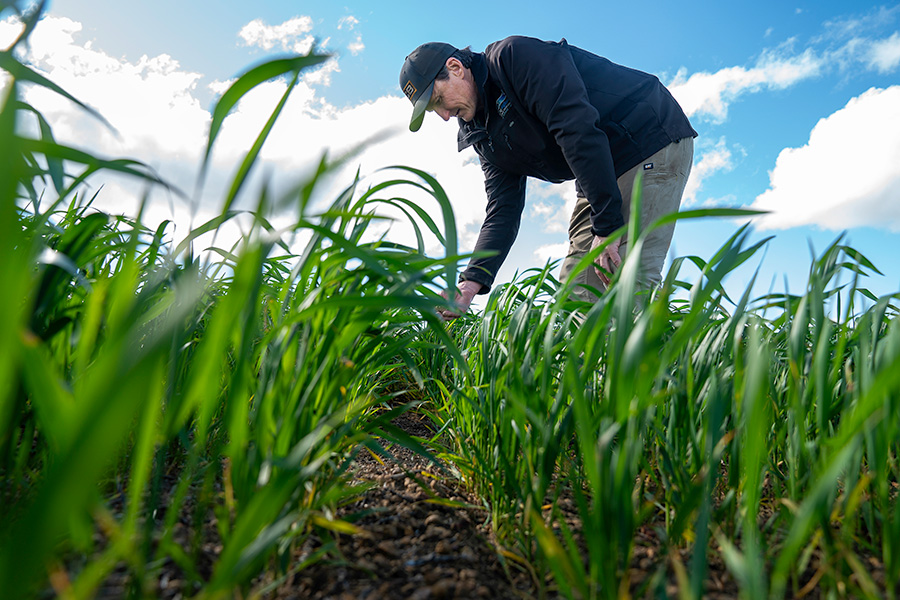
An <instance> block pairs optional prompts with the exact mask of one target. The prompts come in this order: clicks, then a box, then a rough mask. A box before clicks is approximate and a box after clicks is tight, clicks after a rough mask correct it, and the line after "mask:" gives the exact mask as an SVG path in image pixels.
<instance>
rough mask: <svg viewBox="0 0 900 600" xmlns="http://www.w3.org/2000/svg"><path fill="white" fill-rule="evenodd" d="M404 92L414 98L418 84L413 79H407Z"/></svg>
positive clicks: (408, 96)
mask: <svg viewBox="0 0 900 600" xmlns="http://www.w3.org/2000/svg"><path fill="white" fill-rule="evenodd" d="M403 93H404V94H406V97H407V98H409V99H410V100H412V98H413V95H414V94H415V93H416V86H414V85H413V84H412V81H407V82H406V85H404V86H403Z"/></svg>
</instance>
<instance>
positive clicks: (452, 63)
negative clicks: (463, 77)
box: [444, 56, 465, 75]
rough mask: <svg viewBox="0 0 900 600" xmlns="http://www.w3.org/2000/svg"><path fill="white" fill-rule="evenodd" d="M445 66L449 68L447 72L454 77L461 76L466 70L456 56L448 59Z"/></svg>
mask: <svg viewBox="0 0 900 600" xmlns="http://www.w3.org/2000/svg"><path fill="white" fill-rule="evenodd" d="M444 65H445V66H446V67H447V71H449V72H450V73H451V74H453V75H460V74H461V73H462V72H463V69H465V67H464V66H463V64H462V62H461V61H460V60H459V59H458V58H456V57H455V56H451V57H450V58H448V59H447V62H446V63H444Z"/></svg>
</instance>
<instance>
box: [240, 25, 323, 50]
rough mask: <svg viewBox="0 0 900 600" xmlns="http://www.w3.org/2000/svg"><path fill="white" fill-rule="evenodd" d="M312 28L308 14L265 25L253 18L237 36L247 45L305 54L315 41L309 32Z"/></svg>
mask: <svg viewBox="0 0 900 600" xmlns="http://www.w3.org/2000/svg"><path fill="white" fill-rule="evenodd" d="M312 28H313V22H312V18H311V17H308V16H303V17H294V18H293V19H289V20H287V21H285V22H284V23H281V24H279V25H266V23H265V22H264V21H263V20H262V19H255V20H253V21H250V22H249V23H247V24H246V25H244V26H243V27H242V28H241V30H240V32H238V37H239V38H241V40H243V42H244V44H246V45H247V46H257V47H259V48H262V49H263V50H272V49H273V48H279V49H281V50H285V51H288V52H296V53H298V54H306V53H307V52H309V51H310V50H312V48H313V46H314V45H315V41H316V40H315V37H314V36H312V35H310V33H309V32H310V31H312Z"/></svg>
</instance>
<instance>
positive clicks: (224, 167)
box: [0, 15, 484, 252]
mask: <svg viewBox="0 0 900 600" xmlns="http://www.w3.org/2000/svg"><path fill="white" fill-rule="evenodd" d="M10 23H11V21H9V20H7V21H3V22H0V44H3V43H8V41H10V40H11V38H10V37H9V36H10V35H15V33H16V32H17V31H18V29H17V28H15V27H10V26H9V25H10ZM288 23H290V22H288ZM306 27H307V24H306V22H305V21H299V22H296V23H294V25H292V26H290V27H281V29H278V28H275V29H266V28H265V26H262V25H260V26H259V27H256V26H254V27H253V28H250V29H246V28H245V30H244V32H243V35H242V39H246V40H253V41H254V42H253V43H255V44H257V45H259V46H260V47H266V46H269V47H273V48H274V47H276V46H278V45H279V44H282V45H283V44H289V43H291V42H290V41H280V40H288V38H290V37H291V36H295V34H300V33H304V32H305V31H306ZM80 30H81V25H80V24H79V23H77V22H75V21H72V20H70V19H66V18H60V17H55V16H53V15H49V16H47V17H45V18H44V19H43V20H42V22H41V24H40V25H39V26H38V27H37V28H36V30H35V32H34V34H33V35H32V37H31V39H30V42H31V43H30V46H29V49H28V54H27V56H26V57H25V58H26V59H27V60H28V62H29V63H30V64H31V65H32V66H33V67H34V68H36V69H37V70H39V71H41V72H42V73H44V74H46V75H47V76H48V77H49V78H50V79H51V80H53V81H55V82H57V83H59V84H60V85H61V86H62V87H63V88H64V89H66V90H67V91H70V92H71V93H72V94H73V95H75V96H76V97H78V98H79V99H80V100H82V101H84V102H86V103H87V104H88V105H90V106H93V107H95V108H97V109H98V110H99V112H100V113H101V114H103V115H104V116H105V117H107V118H108V119H109V121H110V122H111V123H112V124H113V125H114V126H115V127H116V129H117V131H118V135H113V134H112V133H110V132H109V131H108V130H107V129H106V128H105V126H104V125H102V124H101V123H99V122H98V121H96V120H95V119H92V118H90V117H89V116H87V115H86V114H85V113H84V111H82V110H81V109H79V108H78V107H76V106H74V105H73V104H72V103H71V102H68V101H66V100H65V99H62V98H60V97H58V96H55V95H53V94H49V93H47V92H46V91H45V90H42V89H39V88H33V87H32V88H28V89H27V93H26V97H25V99H26V101H28V102H30V103H32V104H33V105H35V106H36V107H37V108H38V109H39V110H41V111H42V112H43V114H44V115H45V116H46V117H47V119H48V121H49V122H50V123H51V124H52V126H53V127H54V134H55V135H56V137H57V139H59V140H60V141H62V142H63V143H68V144H71V145H73V146H75V147H82V148H87V149H88V150H89V151H91V152H92V153H94V154H96V155H98V156H103V157H120V156H128V157H131V158H136V159H138V160H141V161H143V162H145V163H147V164H149V165H151V166H152V167H154V168H155V169H156V171H158V172H159V173H160V175H161V176H162V177H163V178H164V179H166V180H167V181H170V182H172V183H174V184H175V185H176V186H178V187H179V188H181V189H183V190H186V191H188V192H190V191H191V190H192V189H193V185H194V182H195V179H196V176H197V169H198V166H199V163H200V159H201V153H202V151H203V148H204V145H205V142H206V136H207V132H208V128H209V123H210V120H211V117H210V114H209V111H208V110H206V109H204V108H201V106H200V103H199V101H198V100H197V98H196V94H197V92H198V89H197V88H198V82H200V81H201V80H202V78H203V76H202V75H201V74H198V73H192V72H188V71H186V70H184V69H183V68H182V67H181V66H180V64H179V63H178V61H177V60H175V59H173V58H172V57H170V56H167V55H160V56H156V57H147V56H144V57H142V58H141V59H140V60H138V61H136V62H129V61H127V60H122V59H119V58H114V57H112V56H110V55H109V54H107V53H105V52H104V51H103V50H102V49H101V48H100V47H99V45H96V44H95V45H91V44H90V43H83V42H79V41H77V39H76V38H77V34H78V33H79V32H80ZM276 30H277V32H276V33H277V35H276V33H273V32H275V31H276ZM4 32H6V33H4ZM9 32H12V33H9ZM337 64H338V63H337V60H336V59H335V60H334V62H333V66H332V67H330V69H331V70H332V71H333V70H334V69H336V68H337ZM323 71H324V72H325V73H328V72H329V67H328V66H327V65H326V68H324V69H321V70H320V71H319V72H317V73H320V72H323ZM318 81H321V79H319V80H318ZM230 83H231V82H220V81H216V82H212V83H208V84H206V86H208V87H209V88H211V89H212V90H213V91H214V92H216V93H221V92H222V91H224V90H225V89H226V88H227V86H228V85H229V84H230ZM286 86H287V82H286V81H284V80H276V81H271V82H267V83H265V84H263V85H260V86H258V87H257V88H256V89H254V90H253V91H252V92H251V93H249V94H248V95H247V96H245V97H244V98H243V100H242V101H241V102H240V103H239V104H238V105H237V106H236V107H235V110H234V111H233V113H232V114H231V115H230V116H229V117H228V118H226V120H225V122H224V124H223V127H222V130H221V133H220V135H219V139H218V141H217V142H216V146H215V148H214V151H213V155H212V164H211V167H210V171H209V174H208V177H207V185H206V190H205V195H204V196H203V197H202V198H196V199H194V201H193V202H192V203H191V204H179V202H178V200H177V199H174V198H172V197H171V196H169V195H166V194H163V193H161V192H160V191H158V190H157V191H156V192H154V193H152V194H151V196H150V198H151V205H150V206H149V207H148V208H147V211H146V213H145V214H147V215H150V216H151V217H152V218H155V219H156V220H157V221H162V220H163V219H173V220H175V221H176V222H177V224H178V227H179V228H180V233H176V235H175V237H176V238H179V237H181V236H183V235H184V234H185V233H186V231H187V230H186V227H187V222H188V221H190V220H193V222H194V223H197V222H202V221H203V220H205V219H206V218H209V217H211V216H212V215H214V214H216V211H217V210H218V208H219V203H220V202H221V201H222V199H223V197H224V189H225V187H226V185H227V184H228V182H229V181H230V178H231V177H232V176H233V173H234V172H235V169H236V166H237V164H238V162H239V161H240V160H241V159H242V157H243V156H244V154H245V153H246V152H247V150H248V149H249V148H250V145H251V144H252V143H253V141H254V139H255V138H256V135H257V134H258V133H259V131H260V130H261V128H262V127H263V125H264V123H265V121H266V119H267V118H268V117H269V115H270V114H271V113H272V110H273V109H274V107H275V106H276V104H277V103H278V101H279V99H280V98H281V96H282V95H283V94H284V91H285V89H286ZM410 110H411V108H410V105H409V102H408V101H407V100H406V98H403V97H397V96H388V97H383V98H379V99H377V100H375V101H371V102H365V103H362V104H359V105H357V106H349V107H345V108H338V107H335V106H334V105H332V104H330V103H329V102H327V101H326V100H325V99H324V98H323V97H322V95H321V92H320V86H319V85H317V79H316V77H315V76H313V77H306V78H304V79H303V80H301V81H300V82H299V84H298V85H297V86H296V88H295V89H294V91H293V94H292V95H291V97H290V100H289V101H288V103H287V104H286V106H285V108H284V111H283V113H282V116H281V118H280V120H279V121H278V123H277V124H276V127H275V129H274V130H273V132H272V134H271V136H270V138H269V139H268V141H267V143H266V145H265V146H264V147H263V151H262V154H261V161H260V164H259V165H258V166H257V168H256V171H255V179H254V180H253V182H252V183H253V185H251V186H250V187H251V188H252V189H249V190H248V191H247V192H245V198H244V201H243V205H244V206H252V205H253V204H254V200H253V198H254V195H255V192H253V190H254V189H258V187H259V185H260V184H261V182H262V180H263V179H266V180H268V181H270V183H271V186H272V187H271V189H272V190H274V192H275V193H276V194H277V193H282V192H284V191H285V190H287V189H289V187H290V186H291V185H293V184H294V183H296V182H297V181H299V180H300V179H301V178H303V177H304V176H305V175H304V174H308V173H310V172H311V171H312V169H313V168H314V165H315V164H317V162H318V160H319V159H320V157H321V156H322V154H323V153H325V152H327V153H328V155H329V156H331V157H337V156H340V155H342V154H344V153H346V152H348V151H350V150H351V149H354V148H356V149H357V150H358V151H357V154H356V155H355V156H354V157H353V158H352V160H350V161H348V162H347V164H346V165H344V167H343V168H342V169H341V170H340V171H338V172H336V173H334V174H333V175H332V176H331V177H330V178H329V179H328V180H326V181H325V182H324V183H323V185H322V187H321V188H320V191H319V195H318V196H317V198H318V205H317V206H318V207H321V206H324V203H329V202H330V201H331V200H333V199H334V198H336V197H337V195H338V193H339V191H340V190H342V189H343V188H344V187H346V186H347V185H349V184H350V183H351V182H352V181H353V179H354V177H355V174H356V172H357V170H359V172H360V173H361V174H362V176H363V177H364V180H363V181H362V183H361V184H360V185H361V186H363V187H365V186H367V185H370V184H371V183H372V182H373V181H376V180H377V179H378V178H387V177H397V176H398V175H399V176H403V175H404V174H403V173H402V172H398V171H394V172H381V171H379V170H380V169H382V168H384V167H387V166H390V165H394V164H408V165H415V166H416V167H418V168H421V169H423V170H425V171H427V172H429V173H431V174H433V175H435V176H436V177H437V179H438V181H439V182H441V183H442V184H443V185H444V186H445V190H446V192H447V194H448V196H449V197H450V199H451V202H452V203H453V206H454V210H455V213H456V217H457V226H458V227H459V228H460V233H461V247H462V249H471V248H472V247H473V246H474V241H475V237H476V234H477V225H478V224H480V222H481V219H482V218H483V215H484V185H483V177H482V174H481V169H480V167H479V166H478V163H477V160H474V153H473V152H472V151H471V150H469V151H467V152H464V153H458V152H457V151H456V130H455V127H454V126H453V124H448V123H444V122H443V121H441V120H440V119H437V118H435V119H426V121H425V124H424V125H423V127H422V129H421V130H420V131H419V132H418V133H416V134H413V133H411V132H409V130H408V127H407V124H408V122H409V115H410ZM385 131H389V132H393V135H392V136H391V137H388V138H387V139H381V140H380V141H378V142H377V143H375V142H373V143H372V144H370V145H368V146H364V147H362V148H361V149H360V148H359V145H360V144H361V143H362V142H363V141H365V140H367V139H371V138H375V137H377V136H378V134H380V133H381V134H383V133H384V132H385ZM406 176H407V177H409V178H411V179H415V177H414V176H413V175H411V174H406ZM89 181H90V183H92V184H93V185H94V187H95V189H96V188H97V187H99V186H100V185H101V184H102V185H103V186H104V189H103V190H102V192H101V194H100V196H99V197H98V200H97V202H95V206H96V207H97V208H100V209H103V210H108V211H111V212H114V213H120V212H129V211H133V210H134V208H135V207H136V206H137V203H138V201H139V200H140V198H141V197H142V196H143V195H144V193H145V192H146V190H145V189H144V187H143V185H137V184H135V183H134V182H133V181H131V180H123V179H122V178H120V177H107V176H104V175H102V174H101V175H97V176H94V177H93V178H92V179H91V180H89ZM396 194H397V195H401V194H402V195H404V196H405V197H408V198H410V199H414V200H418V201H420V202H421V203H422V204H423V206H425V207H426V209H427V210H429V212H430V213H431V214H440V211H439V210H438V208H437V203H436V202H435V201H434V200H433V199H431V198H429V197H427V196H425V195H424V194H423V193H421V192H420V191H416V189H415V188H413V187H411V186H407V188H406V189H404V190H396ZM191 215H193V217H191ZM289 217H290V215H284V218H286V219H288V218H289ZM276 226H277V224H276ZM384 228H385V227H384V226H382V227H381V229H380V231H383V230H384ZM375 233H378V231H376V232H375ZM390 235H391V239H394V240H395V241H399V242H401V243H414V241H415V237H414V236H413V232H412V228H411V227H408V226H403V225H402V224H398V225H397V226H395V227H394V229H392V231H391V234H390ZM431 241H434V238H431ZM429 250H430V251H432V252H434V251H437V246H436V244H432V245H431V247H430V249H429Z"/></svg>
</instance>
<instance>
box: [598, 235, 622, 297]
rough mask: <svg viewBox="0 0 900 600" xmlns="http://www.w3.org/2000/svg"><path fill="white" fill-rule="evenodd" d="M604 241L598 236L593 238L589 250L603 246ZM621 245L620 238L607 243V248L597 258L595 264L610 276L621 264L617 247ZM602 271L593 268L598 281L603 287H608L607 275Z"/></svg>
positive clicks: (603, 238)
mask: <svg viewBox="0 0 900 600" xmlns="http://www.w3.org/2000/svg"><path fill="white" fill-rule="evenodd" d="M605 241H606V238H605V237H601V236H599V235H595V236H594V241H593V242H591V250H593V249H594V248H596V247H597V246H599V245H601V244H603V243H604V242H605ZM621 243H622V238H616V239H615V240H613V241H612V242H610V243H609V246H607V247H606V248H604V250H603V252H601V253H600V256H599V257H598V258H597V263H596V264H599V265H600V266H601V267H603V269H606V270H607V271H608V272H609V273H610V274H612V273H614V272H615V271H616V269H618V268H619V265H621V264H622V258H621V257H620V256H619V245H620V244H621ZM603 269H599V268H597V266H596V265H595V266H594V271H596V273H597V277H599V278H600V281H602V282H603V285H606V286H608V285H609V275H607V274H606V273H604V272H603Z"/></svg>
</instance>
